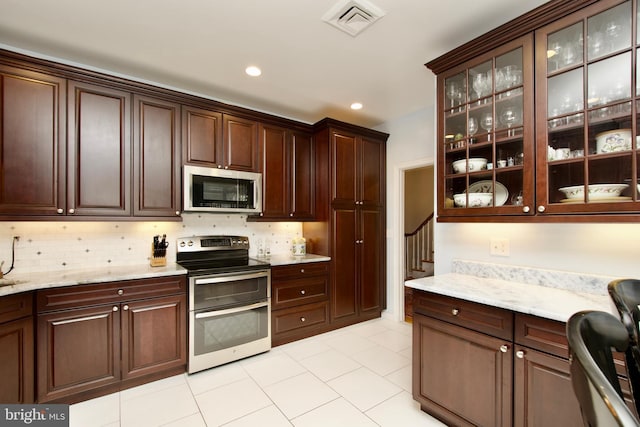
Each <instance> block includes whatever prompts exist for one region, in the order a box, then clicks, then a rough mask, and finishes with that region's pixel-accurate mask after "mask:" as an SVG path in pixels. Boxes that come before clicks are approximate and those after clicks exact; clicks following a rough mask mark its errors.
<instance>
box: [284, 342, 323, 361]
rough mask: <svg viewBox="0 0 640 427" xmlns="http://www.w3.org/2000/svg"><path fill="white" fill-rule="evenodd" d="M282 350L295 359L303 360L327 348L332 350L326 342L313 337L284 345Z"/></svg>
mask: <svg viewBox="0 0 640 427" xmlns="http://www.w3.org/2000/svg"><path fill="white" fill-rule="evenodd" d="M282 350H283V351H284V352H285V353H286V354H288V355H289V356H291V358H293V359H294V360H297V361H301V360H303V359H306V358H307V357H311V356H315V355H317V354H319V353H323V352H325V351H327V350H331V347H329V346H328V345H327V344H326V343H325V342H323V341H321V340H319V339H317V338H315V337H313V338H307V339H305V340H302V341H296V342H292V343H289V344H285V345H284V346H282Z"/></svg>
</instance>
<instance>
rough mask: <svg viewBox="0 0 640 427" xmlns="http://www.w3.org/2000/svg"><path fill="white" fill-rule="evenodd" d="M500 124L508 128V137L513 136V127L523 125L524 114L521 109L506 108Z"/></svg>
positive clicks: (511, 106)
mask: <svg viewBox="0 0 640 427" xmlns="http://www.w3.org/2000/svg"><path fill="white" fill-rule="evenodd" d="M500 123H502V124H503V125H504V126H506V127H507V129H508V131H507V135H508V136H513V134H512V130H511V126H513V125H519V124H521V123H522V113H521V111H520V109H519V108H517V107H515V106H513V105H510V106H507V107H505V108H504V109H503V110H502V112H501V113H500Z"/></svg>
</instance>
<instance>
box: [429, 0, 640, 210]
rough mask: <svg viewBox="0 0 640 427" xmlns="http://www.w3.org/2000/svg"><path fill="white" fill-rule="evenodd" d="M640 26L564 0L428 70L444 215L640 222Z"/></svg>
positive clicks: (625, 10) (626, 11)
mask: <svg viewBox="0 0 640 427" xmlns="http://www.w3.org/2000/svg"><path fill="white" fill-rule="evenodd" d="M639 22H640V21H639V19H638V6H637V2H636V1H631V0H627V1H621V0H601V1H591V0H584V1H580V2H575V1H568V0H554V1H551V2H549V3H546V4H545V5H543V6H541V7H540V8H538V9H535V10H533V11H531V12H530V13H528V14H525V15H523V16H522V17H519V18H516V19H515V20H514V21H512V22H510V23H508V24H505V26H503V27H500V28H498V29H496V30H494V31H492V32H490V33H487V34H486V35H485V36H482V37H479V38H478V39H476V40H474V41H472V42H470V43H469V44H467V45H465V46H461V47H460V48H458V49H456V50H454V51H452V52H450V53H449V54H448V55H449V58H450V59H449V62H447V61H446V60H445V59H443V58H445V57H446V56H447V55H443V57H441V58H439V59H436V60H434V61H432V62H431V63H429V64H427V65H428V66H429V67H430V68H432V69H433V70H434V72H436V73H437V74H438V116H439V119H438V145H437V147H438V169H439V172H438V214H439V217H438V218H439V220H441V221H603V220H607V221H609V220H620V221H637V220H638V215H637V213H638V212H640V197H639V195H640V188H638V185H639V184H640V182H639V181H638V180H639V178H640V176H639V175H640V151H639V150H638V140H637V139H636V138H637V135H639V133H638V115H637V114H638V110H639V109H640V84H638V81H640V79H639V77H640V66H639V65H638V64H639V63H640V62H639V61H640V60H638V59H637V58H638V55H637V53H638V51H639V50H640V31H638V23H639ZM514 37H518V38H517V39H514ZM483 40H484V41H485V42H486V43H484V44H483V43H482V41H483ZM488 49H490V50H488ZM534 87H535V91H534ZM631 214H635V215H631Z"/></svg>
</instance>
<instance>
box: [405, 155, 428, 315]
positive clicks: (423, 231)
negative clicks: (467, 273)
mask: <svg viewBox="0 0 640 427" xmlns="http://www.w3.org/2000/svg"><path fill="white" fill-rule="evenodd" d="M434 188H435V185H434V167H433V165H427V166H421V167H416V168H412V169H406V170H404V194H403V197H404V202H403V204H404V209H403V210H404V215H403V224H404V257H403V259H404V280H410V279H417V278H420V277H428V276H433V272H434V259H433V253H434V248H433V224H434V221H435V219H434V206H433V201H434V194H433V193H434ZM412 291H413V289H412V288H409V287H407V286H404V292H403V294H404V318H405V321H407V322H411V321H412V320H413V292H412Z"/></svg>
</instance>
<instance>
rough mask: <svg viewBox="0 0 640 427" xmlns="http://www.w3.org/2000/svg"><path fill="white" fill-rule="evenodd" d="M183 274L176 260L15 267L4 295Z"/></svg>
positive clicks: (3, 283) (0, 290) (2, 287)
mask: <svg viewBox="0 0 640 427" xmlns="http://www.w3.org/2000/svg"><path fill="white" fill-rule="evenodd" d="M181 274H187V270H186V269H184V268H182V267H181V266H179V265H178V264H175V263H167V265H166V266H165V267H151V266H150V265H148V264H143V265H129V266H113V267H107V268H87V269H77V270H61V271H47V272H38V273H20V272H17V271H14V272H11V273H10V274H9V275H6V276H5V277H4V279H0V296H4V295H10V294H17V293H20V292H26V291H33V290H36V289H46V288H57V287H62V286H73V285H84V284H89V283H103V282H115V281H120V280H133V279H145V278H151V277H161V276H175V275H181ZM11 283H15V284H11Z"/></svg>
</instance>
